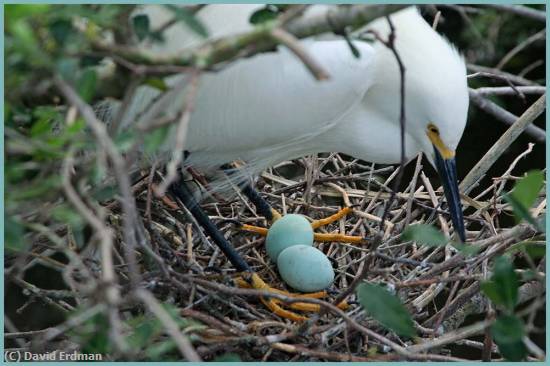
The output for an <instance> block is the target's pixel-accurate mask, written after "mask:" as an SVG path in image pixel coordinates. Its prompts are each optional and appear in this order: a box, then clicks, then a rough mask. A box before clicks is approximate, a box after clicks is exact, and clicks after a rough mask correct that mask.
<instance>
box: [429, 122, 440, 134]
mask: <svg viewBox="0 0 550 366" xmlns="http://www.w3.org/2000/svg"><path fill="white" fill-rule="evenodd" d="M428 131H430V132H431V133H434V134H436V135H439V130H438V129H437V127H435V126H434V125H432V124H431V123H430V124H429V125H428Z"/></svg>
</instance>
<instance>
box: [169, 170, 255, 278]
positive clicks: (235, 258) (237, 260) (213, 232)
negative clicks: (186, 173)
mask: <svg viewBox="0 0 550 366" xmlns="http://www.w3.org/2000/svg"><path fill="white" fill-rule="evenodd" d="M170 192H171V193H172V194H173V195H174V196H176V197H178V198H179V199H180V200H181V202H182V203H183V204H184V205H185V207H187V209H188V210H189V211H190V212H191V214H192V215H193V216H194V217H195V219H196V220H197V222H198V223H199V225H201V226H202V227H203V229H204V231H206V233H207V234H208V235H209V236H210V237H211V238H212V240H213V241H214V243H215V244H216V245H217V246H218V247H219V248H220V249H221V251H222V252H223V253H224V254H225V255H226V257H227V258H228V259H229V261H230V262H231V263H232V264H233V266H235V268H236V269H237V271H239V272H251V271H252V270H251V269H250V267H249V266H248V264H247V263H246V262H245V261H244V259H243V258H242V257H241V256H240V255H239V253H237V251H236V250H235V248H233V246H232V245H231V243H229V242H228V241H227V239H225V237H224V236H223V235H222V233H221V232H220V231H219V230H218V228H217V227H216V226H215V225H214V223H212V221H211V220H210V218H209V217H208V215H206V213H205V212H204V211H203V210H202V209H201V208H200V206H199V204H198V203H197V202H196V201H195V199H194V198H193V194H192V193H191V191H190V190H189V188H187V187H186V186H185V183H184V182H181V181H180V182H176V183H174V184H172V185H171V186H170Z"/></svg>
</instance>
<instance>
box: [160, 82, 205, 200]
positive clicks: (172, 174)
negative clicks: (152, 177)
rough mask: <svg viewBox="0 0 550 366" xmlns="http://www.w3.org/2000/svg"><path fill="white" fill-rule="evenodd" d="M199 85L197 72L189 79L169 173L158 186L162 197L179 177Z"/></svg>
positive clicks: (168, 168)
mask: <svg viewBox="0 0 550 366" xmlns="http://www.w3.org/2000/svg"><path fill="white" fill-rule="evenodd" d="M198 86H199V74H198V73H197V72H196V73H194V74H193V75H192V76H191V80H190V81H189V86H188V88H190V89H189V92H188V93H186V95H185V108H184V109H183V112H182V114H181V117H180V119H179V122H178V127H177V129H176V141H175V143H174V147H173V148H172V158H171V159H170V161H169V162H168V165H167V167H166V170H167V174H166V177H165V179H164V181H163V182H162V183H161V184H160V185H159V186H158V189H157V192H156V194H157V195H158V196H160V197H162V196H164V195H165V194H166V191H167V189H168V187H169V186H170V185H171V184H172V183H174V181H175V180H176V178H177V177H178V167H180V165H181V162H182V161H183V155H184V150H185V140H186V138H187V129H188V126H189V121H190V119H191V114H192V113H193V109H194V108H195V100H196V97H197V92H198Z"/></svg>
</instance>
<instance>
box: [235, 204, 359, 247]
mask: <svg viewBox="0 0 550 366" xmlns="http://www.w3.org/2000/svg"><path fill="white" fill-rule="evenodd" d="M272 211H273V212H274V216H273V217H281V215H280V214H279V213H278V212H277V211H276V210H274V209H272ZM351 212H353V209H352V208H351V207H346V208H343V209H341V210H340V211H338V212H337V213H335V214H334V215H332V216H329V217H326V218H324V219H320V220H315V221H313V222H312V223H311V227H312V228H313V229H317V228H319V227H321V226H325V225H328V224H331V223H333V222H334V221H337V220H340V219H341V218H342V217H344V216H346V215H347V214H349V213H351ZM275 213H276V214H277V216H275ZM274 221H275V220H274ZM240 228H241V230H244V231H248V232H251V233H256V234H259V235H263V236H266V235H267V231H268V229H267V228H265V227H260V226H254V225H248V224H243V225H241V227H240ZM313 240H315V241H319V242H331V241H337V242H342V243H351V244H363V243H365V238H363V237H361V236H351V235H344V234H326V233H314V234H313Z"/></svg>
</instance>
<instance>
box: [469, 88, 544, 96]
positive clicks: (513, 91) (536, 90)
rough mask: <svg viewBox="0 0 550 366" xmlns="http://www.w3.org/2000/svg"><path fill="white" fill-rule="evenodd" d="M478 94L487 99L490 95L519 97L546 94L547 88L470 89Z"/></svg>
mask: <svg viewBox="0 0 550 366" xmlns="http://www.w3.org/2000/svg"><path fill="white" fill-rule="evenodd" d="M470 90H471V91H473V92H475V93H476V94H478V95H480V96H482V97H486V96H489V95H518V94H520V93H521V94H538V95H540V94H544V93H545V92H546V87H544V86H515V87H513V88H512V87H511V86H497V87H481V88H477V89H470Z"/></svg>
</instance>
